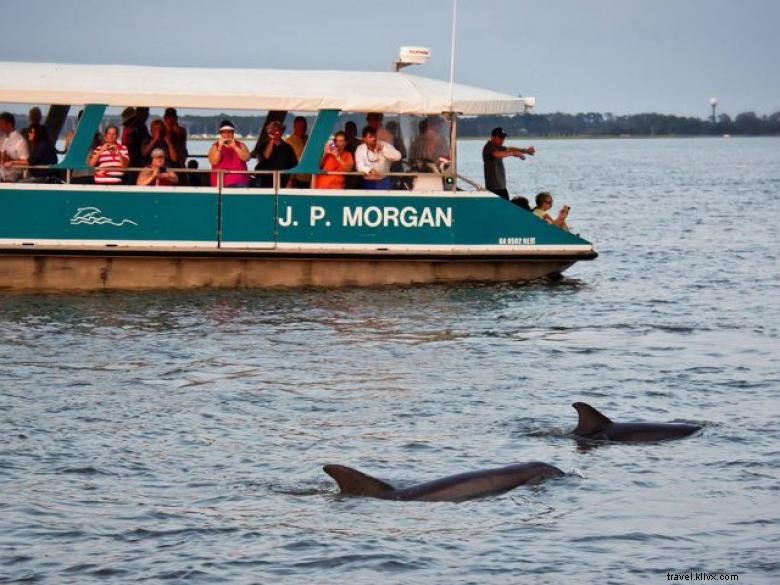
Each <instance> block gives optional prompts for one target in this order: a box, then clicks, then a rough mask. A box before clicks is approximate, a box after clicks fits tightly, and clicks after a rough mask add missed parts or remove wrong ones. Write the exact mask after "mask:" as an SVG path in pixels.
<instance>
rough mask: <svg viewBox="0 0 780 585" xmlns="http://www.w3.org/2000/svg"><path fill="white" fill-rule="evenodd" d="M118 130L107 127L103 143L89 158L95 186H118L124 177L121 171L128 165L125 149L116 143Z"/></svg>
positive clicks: (128, 158)
mask: <svg viewBox="0 0 780 585" xmlns="http://www.w3.org/2000/svg"><path fill="white" fill-rule="evenodd" d="M118 137H119V128H117V127H116V126H109V127H108V128H106V132H105V142H104V143H103V144H101V145H100V146H98V147H97V148H96V149H95V150H94V151H92V155H91V156H90V157H89V161H88V164H89V166H91V167H95V169H96V170H95V184H97V185H120V184H121V183H122V180H123V178H124V176H125V172H124V171H123V170H117V169H124V168H127V167H128V166H129V165H130V156H129V155H128V153H127V147H126V146H125V145H124V144H120V143H119V142H117V139H118Z"/></svg>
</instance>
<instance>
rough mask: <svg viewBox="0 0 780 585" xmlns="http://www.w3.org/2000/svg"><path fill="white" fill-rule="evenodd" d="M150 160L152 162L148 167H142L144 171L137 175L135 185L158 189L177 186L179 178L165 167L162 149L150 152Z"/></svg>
mask: <svg viewBox="0 0 780 585" xmlns="http://www.w3.org/2000/svg"><path fill="white" fill-rule="evenodd" d="M151 158H152V162H151V163H150V164H149V166H146V167H144V170H142V171H141V172H140V173H138V180H137V181H136V185H144V186H148V187H160V186H170V185H178V184H179V177H177V176H176V173H174V172H173V171H169V170H168V169H167V168H166V167H165V151H164V150H163V149H162V148H155V149H154V150H153V151H152V152H151Z"/></svg>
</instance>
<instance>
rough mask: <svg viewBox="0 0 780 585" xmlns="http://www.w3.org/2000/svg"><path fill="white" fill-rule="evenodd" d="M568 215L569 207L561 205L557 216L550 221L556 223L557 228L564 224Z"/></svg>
mask: <svg viewBox="0 0 780 585" xmlns="http://www.w3.org/2000/svg"><path fill="white" fill-rule="evenodd" d="M567 217H569V208H568V207H567V206H563V207H561V210H560V211H559V212H558V217H557V218H555V220H554V221H552V223H553V224H554V225H557V226H558V227H559V228H562V227H564V226H566V218H567Z"/></svg>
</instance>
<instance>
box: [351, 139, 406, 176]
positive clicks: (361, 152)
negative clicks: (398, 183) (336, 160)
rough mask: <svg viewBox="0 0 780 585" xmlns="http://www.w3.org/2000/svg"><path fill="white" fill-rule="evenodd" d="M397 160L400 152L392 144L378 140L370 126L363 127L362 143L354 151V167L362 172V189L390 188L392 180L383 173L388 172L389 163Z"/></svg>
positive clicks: (399, 158) (399, 157)
mask: <svg viewBox="0 0 780 585" xmlns="http://www.w3.org/2000/svg"><path fill="white" fill-rule="evenodd" d="M397 160H401V153H400V152H398V151H397V150H396V149H395V148H394V147H393V145H392V144H389V143H387V142H385V141H384V140H379V139H378V138H377V131H376V130H374V129H373V128H372V127H371V126H366V127H365V128H363V144H361V145H360V146H358V148H357V150H356V151H355V167H356V168H357V170H358V172H360V173H363V188H364V189H372V190H389V189H391V188H392V186H393V181H392V180H391V179H390V178H389V177H385V176H384V175H386V174H387V173H389V172H390V163H392V162H394V161H397Z"/></svg>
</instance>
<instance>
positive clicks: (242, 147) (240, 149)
mask: <svg viewBox="0 0 780 585" xmlns="http://www.w3.org/2000/svg"><path fill="white" fill-rule="evenodd" d="M233 150H235V151H236V154H237V155H238V158H240V159H241V160H242V161H243V162H246V161H248V160H249V159H250V158H251V157H252V155H251V154H250V153H249V149H248V148H247V147H246V144H244V143H243V142H234V143H233Z"/></svg>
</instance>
